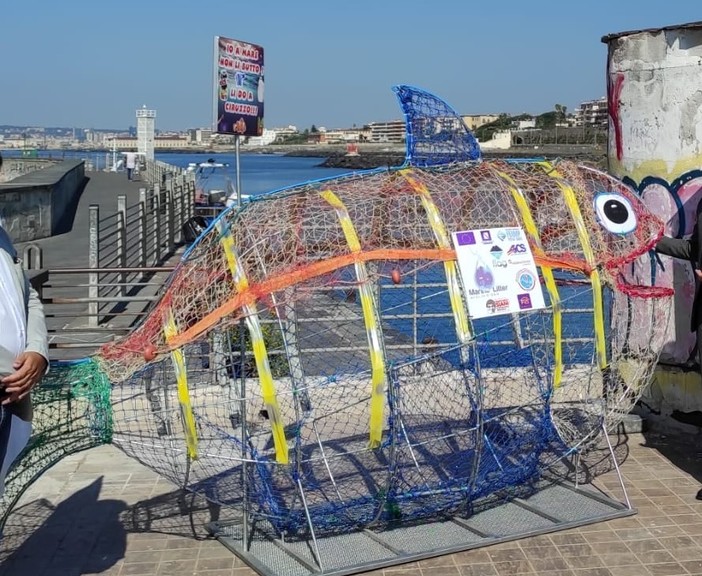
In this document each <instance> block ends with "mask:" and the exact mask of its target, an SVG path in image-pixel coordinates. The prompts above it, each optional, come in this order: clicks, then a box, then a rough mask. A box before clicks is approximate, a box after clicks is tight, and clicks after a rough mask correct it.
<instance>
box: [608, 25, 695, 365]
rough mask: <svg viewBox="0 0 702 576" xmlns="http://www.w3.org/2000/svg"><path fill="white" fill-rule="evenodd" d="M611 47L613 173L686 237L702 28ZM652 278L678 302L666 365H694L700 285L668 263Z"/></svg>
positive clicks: (618, 37) (633, 37)
mask: <svg viewBox="0 0 702 576" xmlns="http://www.w3.org/2000/svg"><path fill="white" fill-rule="evenodd" d="M603 42H605V43H606V44H607V45H608V62H607V96H608V107H609V124H610V125H609V128H610V129H609V149H608V157H609V171H610V172H611V173H612V174H613V175H615V176H617V177H619V178H621V179H623V180H624V181H626V182H627V183H629V184H630V185H631V186H633V187H634V188H635V189H636V190H637V191H638V192H639V194H640V195H641V197H642V198H643V199H644V201H645V202H646V204H647V205H648V206H649V207H650V208H651V209H652V210H653V211H654V212H655V213H656V214H659V215H660V217H661V218H662V219H663V220H664V221H665V223H666V234H668V235H669V236H673V237H687V236H689V235H690V234H691V233H692V230H693V227H694V225H695V214H696V209H697V204H698V202H699V201H700V200H702V89H701V88H700V87H702V24H700V23H696V24H689V25H681V26H671V27H667V28H658V29H651V30H642V31H636V32H624V33H621V34H613V35H610V36H606V37H604V38H603ZM654 264H655V265H654V266H653V267H652V273H655V274H657V275H658V276H657V279H658V281H659V282H661V283H663V284H664V285H668V286H673V287H674V288H675V290H676V298H675V302H674V304H673V306H674V309H673V310H672V314H671V317H670V318H671V319H670V323H669V326H668V331H667V338H666V340H667V344H666V346H665V348H664V350H663V353H662V357H661V360H662V362H668V363H673V364H681V365H685V364H690V363H691V362H692V361H694V359H695V336H694V334H692V333H691V332H690V313H691V308H692V299H693V296H694V293H695V279H694V274H693V271H692V268H691V266H690V265H689V264H688V263H686V262H681V261H678V260H673V259H671V258H668V257H665V256H661V257H660V262H656V261H654Z"/></svg>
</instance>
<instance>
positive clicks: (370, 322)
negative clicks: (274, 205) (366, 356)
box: [320, 190, 387, 448]
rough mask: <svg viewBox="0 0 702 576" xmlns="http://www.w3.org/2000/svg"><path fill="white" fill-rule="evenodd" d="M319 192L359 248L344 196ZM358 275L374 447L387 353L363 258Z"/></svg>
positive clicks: (380, 430) (377, 440) (378, 439)
mask: <svg viewBox="0 0 702 576" xmlns="http://www.w3.org/2000/svg"><path fill="white" fill-rule="evenodd" d="M320 196H321V197H322V198H323V199H324V200H326V201H327V202H328V203H329V204H330V205H331V206H332V207H333V208H334V210H336V215H337V217H338V218H339V223H340V224H341V229H342V230H343V231H344V236H345V237H346V243H347V244H348V245H349V249H350V250H351V252H360V251H361V243H360V242H359V240H358V234H357V233H356V228H355V227H354V225H353V222H352V221H351V217H350V216H349V212H348V210H347V209H346V206H345V205H344V203H343V202H342V201H341V199H340V198H339V197H338V196H337V195H336V194H334V192H332V191H331V190H324V191H323V192H320ZM354 267H355V269H356V278H357V280H358V293H359V295H360V297H361V308H362V310H363V320H364V322H365V325H366V335H367V336H368V350H369V352H370V363H371V400H370V441H369V445H370V447H371V448H377V447H378V446H380V443H381V441H382V436H383V411H384V405H385V388H386V386H387V374H386V372H385V357H384V355H383V350H382V348H381V345H380V343H381V342H382V338H381V335H380V326H379V325H378V320H377V318H378V307H377V304H376V301H375V298H374V297H373V290H372V288H371V284H370V281H369V278H368V272H367V270H366V265H365V263H364V262H356V263H355V264H354Z"/></svg>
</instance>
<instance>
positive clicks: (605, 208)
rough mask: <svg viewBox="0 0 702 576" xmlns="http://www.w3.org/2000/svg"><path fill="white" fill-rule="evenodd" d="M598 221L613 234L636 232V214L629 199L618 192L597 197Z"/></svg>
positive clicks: (601, 194)
mask: <svg viewBox="0 0 702 576" xmlns="http://www.w3.org/2000/svg"><path fill="white" fill-rule="evenodd" d="M595 212H596V213H597V219H598V220H599V221H600V224H602V226H604V228H605V229H606V230H607V231H608V232H611V233H612V234H629V233H630V232H633V231H634V230H636V212H634V207H633V206H632V205H631V202H630V201H629V199H628V198H627V197H626V196H624V195H622V194H619V193H617V192H600V193H598V194H597V195H596V196H595Z"/></svg>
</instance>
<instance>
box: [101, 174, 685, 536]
mask: <svg viewBox="0 0 702 576" xmlns="http://www.w3.org/2000/svg"><path fill="white" fill-rule="evenodd" d="M601 195H604V200H603V199H601V198H600V196H601ZM608 202H609V203H608ZM505 227H515V228H523V229H524V230H525V231H526V233H527V235H528V237H529V242H530V245H532V250H533V253H534V257H535V259H536V262H537V264H538V265H539V268H540V273H541V279H540V281H541V284H542V285H543V286H544V298H545V301H546V308H544V309H540V310H525V311H523V312H519V313H516V314H508V315H494V316H489V317H486V318H478V319H474V318H473V317H472V316H473V315H472V314H471V310H470V305H469V302H468V300H467V299H466V298H465V292H464V287H463V286H462V284H461V281H460V274H458V270H457V267H456V260H455V258H456V253H455V251H454V250H453V245H452V242H451V236H450V234H451V233H452V232H455V231H463V230H477V229H493V228H505ZM629 228H630V229H629ZM661 229H662V227H661V224H660V223H659V222H658V221H657V220H656V219H655V218H654V217H653V216H652V215H650V214H649V213H648V212H647V211H646V209H645V208H644V206H643V204H641V202H640V201H639V200H638V199H637V198H636V197H635V196H634V195H633V194H631V193H630V192H629V190H628V189H626V188H625V187H624V186H622V185H621V184H620V183H618V182H616V181H615V180H613V179H611V178H609V177H608V176H606V175H605V174H602V173H599V172H597V171H594V170H590V169H587V168H582V167H578V166H575V165H574V164H571V163H568V162H561V163H557V164H555V165H544V164H538V163H519V164H512V163H507V162H490V163H487V162H483V163H476V164H461V165H452V166H449V167H442V168H425V169H420V168H416V167H408V166H405V167H401V168H398V169H392V170H382V171H374V172H368V173H364V174H361V175H356V176H353V177H347V178H340V179H335V180H333V181H332V180H330V181H320V182H314V183H307V184H305V185H303V186H300V187H296V188H293V189H289V190H285V191H282V192H279V193H276V194H272V195H268V196H265V197H262V198H260V199H254V200H253V201H251V202H249V203H248V204H247V205H246V206H245V207H243V208H242V209H241V210H240V211H227V212H225V213H224V214H223V215H222V216H221V217H220V218H219V219H218V220H217V221H215V222H214V223H213V224H212V225H211V226H210V227H209V229H208V230H207V231H205V232H204V234H203V235H202V236H201V237H200V238H199V239H198V241H197V243H196V244H195V245H193V246H192V248H191V249H190V251H189V252H188V253H187V254H186V255H185V257H184V258H183V261H182V262H181V264H180V265H179V267H178V268H177V270H176V271H175V272H174V274H173V275H172V277H171V279H170V281H169V283H168V285H167V286H166V288H165V291H164V294H163V297H162V298H161V299H160V301H159V302H158V304H157V305H156V306H155V307H154V308H153V309H152V310H151V312H150V314H149V315H148V318H147V319H146V321H145V322H144V323H143V324H141V325H140V326H139V327H137V328H136V329H135V330H134V331H133V333H132V334H130V335H129V336H128V337H127V338H125V339H124V340H121V341H118V342H115V343H113V344H109V345H107V346H105V347H104V348H103V349H102V351H101V353H100V354H99V356H98V357H97V358H96V360H97V362H98V363H99V365H100V366H101V369H102V370H103V371H104V373H105V374H106V375H107V377H108V378H109V380H110V381H112V382H113V383H115V386H114V388H113V390H112V403H113V406H114V433H113V441H114V442H115V443H116V444H118V445H119V446H121V447H122V448H123V449H124V450H125V451H126V452H127V453H129V454H131V455H132V456H134V457H135V458H138V459H140V460H141V461H142V462H144V463H145V464H146V465H148V466H149V467H151V468H153V469H155V470H157V471H158V472H160V473H161V474H163V475H164V476H166V477H168V478H170V479H171V480H173V481H174V482H177V483H179V484H181V485H183V486H185V487H187V488H188V489H190V490H193V491H196V492H199V493H202V494H204V495H206V496H207V498H209V499H210V500H212V501H214V502H218V503H221V504H223V505H225V506H232V507H235V508H237V509H246V510H247V511H248V512H249V514H251V515H253V516H255V517H258V518H259V519H261V520H265V521H266V522H267V525H269V526H271V530H273V532H275V533H277V534H282V533H287V534H295V533H300V532H305V531H306V530H307V529H308V527H309V525H311V526H313V527H314V529H315V531H316V532H317V533H325V532H332V533H333V532H344V531H348V530H352V529H358V528H363V527H367V526H371V525H373V526H379V525H389V524H391V523H393V522H397V521H399V520H402V521H411V520H417V519H423V518H428V517H432V516H436V515H437V514H446V513H450V512H452V511H456V510H458V509H464V510H465V509H466V508H467V507H468V508H469V507H470V506H471V505H472V504H473V503H475V502H477V501H480V500H481V499H482V498H487V497H490V496H494V495H495V494H500V493H503V492H504V493H506V494H511V495H514V493H515V491H517V490H523V489H525V487H529V486H533V485H535V483H537V482H538V481H539V480H540V479H541V478H542V477H543V475H544V473H545V472H546V471H547V470H548V469H549V467H551V466H553V465H554V464H555V463H556V462H558V461H559V460H561V459H563V458H564V457H566V456H568V455H569V454H573V453H574V452H576V451H582V450H586V449H587V447H588V446H590V445H591V444H592V443H593V442H594V441H596V439H597V438H598V437H599V435H600V434H601V432H602V431H603V429H604V428H610V429H611V428H612V427H614V426H616V425H617V424H618V423H619V422H620V421H621V419H622V418H623V416H624V414H625V413H626V412H628V410H629V409H630V408H631V406H632V405H633V402H635V400H636V399H637V398H638V396H639V394H640V393H641V391H642V387H643V386H644V385H645V384H646V383H647V382H648V380H649V378H650V375H651V373H652V370H653V368H654V366H655V362H656V359H657V354H658V351H659V350H660V345H661V342H660V336H659V332H658V328H657V327H661V326H663V325H664V324H665V322H666V321H667V317H666V311H667V310H668V308H669V307H668V303H669V298H670V295H671V292H670V291H669V290H664V289H660V288H656V287H655V286H653V285H652V275H651V268H650V266H651V264H650V259H649V257H648V250H649V249H650V248H651V247H652V245H653V244H654V243H655V242H656V241H657V239H658V237H659V236H660V234H661ZM504 250H505V251H506V252H509V251H510V250H511V247H510V241H509V239H506V240H505V243H504ZM476 266H477V264H476ZM478 268H479V266H477V267H476V270H475V271H472V270H471V271H470V273H471V274H473V273H480V271H479V270H478ZM505 491H506V492H505ZM308 515H309V521H308Z"/></svg>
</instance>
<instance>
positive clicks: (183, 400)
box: [163, 309, 197, 460]
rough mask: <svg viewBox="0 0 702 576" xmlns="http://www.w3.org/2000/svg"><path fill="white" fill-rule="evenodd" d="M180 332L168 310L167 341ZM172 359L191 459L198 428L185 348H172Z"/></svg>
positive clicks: (186, 443) (195, 451) (194, 451)
mask: <svg viewBox="0 0 702 576" xmlns="http://www.w3.org/2000/svg"><path fill="white" fill-rule="evenodd" d="M177 333H178V327H177V326H176V323H175V317H174V316H173V311H172V310H170V309H169V310H168V318H167V320H166V324H165V325H164V327H163V335H164V336H165V338H166V342H168V340H169V339H170V338H172V337H173V336H175V335H176V334H177ZM171 360H172V361H173V371H174V372H175V377H176V386H177V389H178V403H179V404H180V412H181V414H182V415H183V428H184V430H185V445H186V447H187V450H188V458H190V459H191V460H195V459H197V428H196V427H195V416H194V415H193V407H192V405H191V404H190V390H189V389H188V372H187V370H186V368H185V357H184V356H183V349H182V348H176V349H174V350H171Z"/></svg>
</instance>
